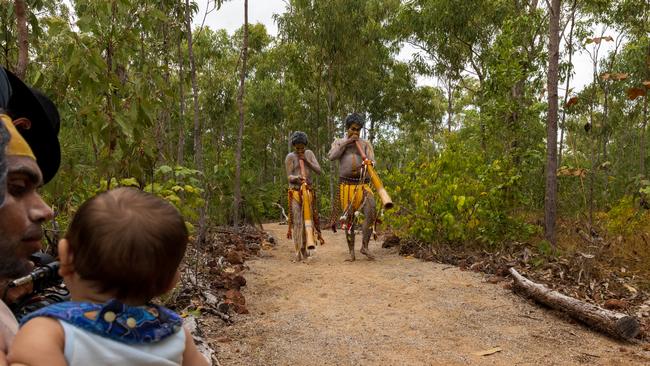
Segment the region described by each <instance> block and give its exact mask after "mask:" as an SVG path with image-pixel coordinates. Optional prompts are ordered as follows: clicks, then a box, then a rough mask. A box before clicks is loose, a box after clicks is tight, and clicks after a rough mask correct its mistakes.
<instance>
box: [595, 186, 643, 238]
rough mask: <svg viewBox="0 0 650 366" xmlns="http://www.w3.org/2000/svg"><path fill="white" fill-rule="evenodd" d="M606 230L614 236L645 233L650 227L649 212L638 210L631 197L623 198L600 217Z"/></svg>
mask: <svg viewBox="0 0 650 366" xmlns="http://www.w3.org/2000/svg"><path fill="white" fill-rule="evenodd" d="M600 219H601V220H604V223H605V225H606V227H607V230H608V231H609V232H610V233H612V234H614V235H633V234H635V233H638V232H645V231H646V230H647V228H648V226H649V225H650V212H649V211H648V210H646V209H639V207H638V206H637V205H636V204H635V202H634V198H633V197H632V196H629V195H626V196H623V197H622V198H621V199H620V200H619V201H618V202H616V203H615V204H614V205H613V206H612V208H611V209H610V210H609V211H608V212H607V213H604V214H601V215H600Z"/></svg>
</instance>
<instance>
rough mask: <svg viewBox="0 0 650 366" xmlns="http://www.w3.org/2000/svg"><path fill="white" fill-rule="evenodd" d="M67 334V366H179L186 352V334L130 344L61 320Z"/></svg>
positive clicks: (179, 333) (177, 333) (65, 353)
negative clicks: (157, 340) (151, 341)
mask: <svg viewBox="0 0 650 366" xmlns="http://www.w3.org/2000/svg"><path fill="white" fill-rule="evenodd" d="M59 324H61V327H63V332H64V334H65V349H64V355H65V360H66V361H67V362H68V366H82V365H83V366H88V365H93V366H103V365H106V366H122V365H129V366H154V365H155V366H180V365H181V364H182V362H183V352H184V351H185V331H184V330H183V329H182V328H181V329H180V330H179V331H178V332H176V333H175V334H173V335H171V336H169V337H167V338H165V339H163V340H162V341H160V342H157V343H151V344H136V345H133V344H127V343H122V342H118V341H114V340H112V339H109V338H105V337H102V336H99V335H97V334H93V333H90V332H86V331H85V330H83V329H81V328H77V327H75V326H74V325H72V324H68V323H66V322H64V321H60V320H59Z"/></svg>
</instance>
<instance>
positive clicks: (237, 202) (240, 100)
mask: <svg viewBox="0 0 650 366" xmlns="http://www.w3.org/2000/svg"><path fill="white" fill-rule="evenodd" d="M247 58H248V0H244V40H243V43H242V50H241V73H240V74H239V94H238V95H237V105H238V106H239V131H238V133H237V151H236V152H235V164H236V167H235V186H234V194H235V197H234V200H233V210H232V211H233V214H232V216H233V217H232V218H233V225H234V226H235V227H238V226H239V209H240V206H241V151H242V144H243V140H244V93H245V82H246V61H247Z"/></svg>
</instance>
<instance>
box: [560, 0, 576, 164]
mask: <svg viewBox="0 0 650 366" xmlns="http://www.w3.org/2000/svg"><path fill="white" fill-rule="evenodd" d="M577 5H578V1H577V0H573V5H572V7H571V26H570V28H569V40H568V41H567V48H568V49H569V51H568V53H569V61H568V64H569V65H571V67H573V63H572V60H573V28H574V27H575V20H576V6H577ZM570 85H571V74H570V73H567V76H566V85H565V86H564V104H563V106H564V108H562V122H560V144H559V151H558V156H557V165H558V166H562V152H563V151H564V149H563V144H564V129H565V121H566V108H567V106H566V105H567V102H568V101H569V86H570Z"/></svg>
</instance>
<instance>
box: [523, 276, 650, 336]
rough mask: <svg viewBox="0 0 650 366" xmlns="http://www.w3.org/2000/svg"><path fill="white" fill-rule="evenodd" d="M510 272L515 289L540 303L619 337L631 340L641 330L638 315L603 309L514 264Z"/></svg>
mask: <svg viewBox="0 0 650 366" xmlns="http://www.w3.org/2000/svg"><path fill="white" fill-rule="evenodd" d="M510 274H511V275H512V277H513V278H514V286H513V290H514V291H519V292H521V293H523V294H525V295H527V296H528V297H530V298H532V299H533V300H535V301H537V302H539V303H542V304H544V305H547V306H549V307H551V308H553V309H556V310H561V311H563V312H565V313H567V314H568V315H569V316H571V317H572V318H575V319H577V320H580V321H581V322H583V323H585V324H587V325H589V326H591V327H593V328H595V329H598V330H600V331H602V332H605V333H607V334H609V335H611V336H613V337H615V338H619V339H624V340H630V339H632V338H634V337H636V336H637V335H638V334H639V331H640V326H639V321H638V319H637V318H636V317H634V316H630V315H627V314H622V313H618V312H615V311H611V310H607V309H603V308H601V307H598V306H596V305H593V304H589V303H586V302H583V301H580V300H577V299H574V298H572V297H569V296H566V295H563V294H561V293H559V292H557V291H553V290H551V289H549V288H548V287H546V286H544V285H541V284H538V283H535V282H533V281H531V280H529V279H527V278H525V277H524V276H522V275H521V274H519V272H517V270H515V269H514V268H510Z"/></svg>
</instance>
